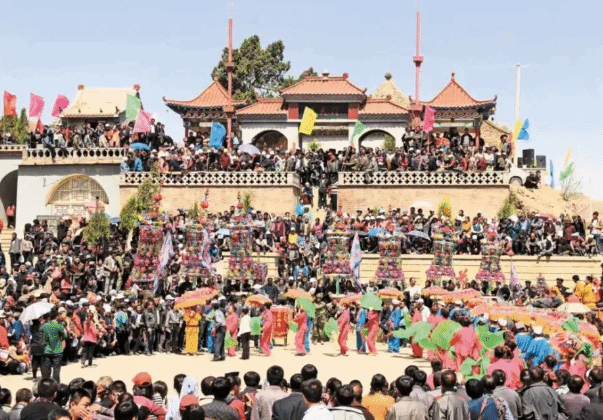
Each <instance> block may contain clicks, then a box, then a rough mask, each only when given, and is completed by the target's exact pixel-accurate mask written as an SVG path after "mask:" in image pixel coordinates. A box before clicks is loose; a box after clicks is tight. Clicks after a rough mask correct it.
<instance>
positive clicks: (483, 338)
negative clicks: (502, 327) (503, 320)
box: [475, 325, 505, 349]
mask: <svg viewBox="0 0 603 420" xmlns="http://www.w3.org/2000/svg"><path fill="white" fill-rule="evenodd" d="M475 332H476V333H477V336H478V337H479V341H480V342H481V343H482V344H483V346H484V347H485V348H487V349H493V348H494V347H496V346H500V345H501V344H503V343H504V342H505V339H504V337H503V331H499V332H496V333H492V332H490V328H488V326H487V325H482V326H479V327H477V328H476V329H475Z"/></svg>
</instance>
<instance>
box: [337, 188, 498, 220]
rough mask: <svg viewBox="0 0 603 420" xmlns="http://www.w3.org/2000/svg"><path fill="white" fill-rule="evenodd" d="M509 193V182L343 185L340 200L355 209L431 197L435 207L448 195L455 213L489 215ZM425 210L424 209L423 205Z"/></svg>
mask: <svg viewBox="0 0 603 420" xmlns="http://www.w3.org/2000/svg"><path fill="white" fill-rule="evenodd" d="M508 193H509V186H508V185H501V186H489V187H452V186H450V187H425V186H421V187H400V186H396V187H394V186H379V185H372V184H370V185H367V186H366V187H358V186H349V187H348V186H340V187H339V191H338V194H339V195H338V197H337V200H338V204H339V205H341V206H343V211H344V212H348V213H353V214H355V213H356V209H358V208H360V209H363V210H366V209H367V208H374V207H383V208H385V209H387V208H388V207H389V205H390V204H391V205H392V207H393V208H398V207H399V208H407V209H408V208H409V207H410V205H411V204H412V203H413V202H415V201H429V202H430V203H431V204H432V205H433V206H434V210H437V207H438V204H439V203H440V201H442V199H444V198H445V197H448V198H450V202H451V204H452V214H453V216H456V215H457V214H458V212H459V210H461V209H462V210H464V211H465V214H466V215H468V216H471V215H474V214H475V213H477V212H478V211H481V212H482V214H484V215H485V216H486V217H492V216H495V215H496V213H497V212H498V209H499V208H500V207H501V206H502V203H503V201H504V199H505V198H506V197H507V195H508ZM423 210H425V209H423Z"/></svg>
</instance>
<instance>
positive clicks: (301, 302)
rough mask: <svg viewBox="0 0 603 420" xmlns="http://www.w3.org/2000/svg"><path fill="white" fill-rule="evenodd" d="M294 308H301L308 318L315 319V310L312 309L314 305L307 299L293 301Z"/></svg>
mask: <svg viewBox="0 0 603 420" xmlns="http://www.w3.org/2000/svg"><path fill="white" fill-rule="evenodd" d="M295 306H301V307H302V309H303V310H304V312H305V313H306V314H307V315H308V316H309V317H310V318H314V317H316V308H315V307H314V303H312V301H311V300H310V299H308V298H298V299H295Z"/></svg>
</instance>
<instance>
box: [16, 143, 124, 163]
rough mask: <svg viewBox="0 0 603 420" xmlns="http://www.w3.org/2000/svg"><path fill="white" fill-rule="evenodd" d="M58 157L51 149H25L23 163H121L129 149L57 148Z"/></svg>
mask: <svg viewBox="0 0 603 420" xmlns="http://www.w3.org/2000/svg"><path fill="white" fill-rule="evenodd" d="M55 151H56V158H55V159H54V160H52V157H51V154H50V150H48V149H46V148H41V149H23V165H73V164H82V163H84V164H86V163H89V164H119V163H121V162H122V161H123V160H124V159H125V158H126V157H127V153H128V149H124V148H121V147H107V148H100V147H95V148H90V149H79V150H78V149H74V148H68V149H66V153H65V151H63V150H61V149H59V148H56V149H55Z"/></svg>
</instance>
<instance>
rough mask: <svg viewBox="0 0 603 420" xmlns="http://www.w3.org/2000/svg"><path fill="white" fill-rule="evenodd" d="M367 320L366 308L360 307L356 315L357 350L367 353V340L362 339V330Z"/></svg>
mask: <svg viewBox="0 0 603 420" xmlns="http://www.w3.org/2000/svg"><path fill="white" fill-rule="evenodd" d="M366 320H367V312H366V309H364V308H360V310H359V311H358V315H357V317H356V351H357V352H358V353H366V341H365V340H363V339H362V334H361V333H360V330H361V329H363V328H364V325H365V324H366Z"/></svg>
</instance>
